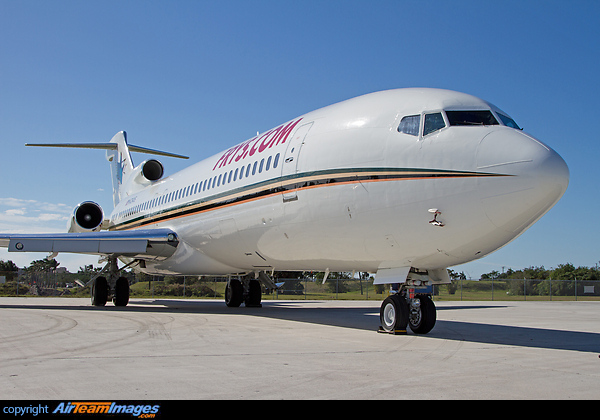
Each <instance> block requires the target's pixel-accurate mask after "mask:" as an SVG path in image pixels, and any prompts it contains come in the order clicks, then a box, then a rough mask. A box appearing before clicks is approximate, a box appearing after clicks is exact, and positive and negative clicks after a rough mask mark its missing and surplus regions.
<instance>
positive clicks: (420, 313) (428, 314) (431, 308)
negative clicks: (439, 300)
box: [408, 295, 436, 334]
mask: <svg viewBox="0 0 600 420" xmlns="http://www.w3.org/2000/svg"><path fill="white" fill-rule="evenodd" d="M435 321H436V309H435V304H434V303H433V301H432V300H431V298H430V297H429V296H428V295H416V296H415V302H414V303H411V305H410V307H409V314H408V325H409V326H410V329H411V330H412V331H413V332H414V333H415V334H427V333H428V332H429V331H431V330H432V329H433V327H434V325H435Z"/></svg>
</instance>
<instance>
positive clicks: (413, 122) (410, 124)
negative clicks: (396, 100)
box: [398, 115, 421, 136]
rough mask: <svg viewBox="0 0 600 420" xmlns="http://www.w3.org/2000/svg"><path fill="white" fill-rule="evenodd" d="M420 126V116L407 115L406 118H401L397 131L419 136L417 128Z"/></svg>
mask: <svg viewBox="0 0 600 420" xmlns="http://www.w3.org/2000/svg"><path fill="white" fill-rule="evenodd" d="M420 125H421V116H420V115H409V116H408V117H404V118H402V121H400V125H399V126H398V131H399V132H400V133H405V134H410V135H411V136H418V135H419V126H420Z"/></svg>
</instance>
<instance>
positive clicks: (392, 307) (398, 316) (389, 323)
mask: <svg viewBox="0 0 600 420" xmlns="http://www.w3.org/2000/svg"><path fill="white" fill-rule="evenodd" d="M379 319H380V320H381V329H382V330H383V331H384V332H388V333H393V334H406V325H407V324H408V304H407V303H406V300H405V299H404V298H403V297H402V296H400V295H397V294H396V295H391V296H388V297H387V298H386V299H385V300H384V301H383V303H382V304H381V309H380V310H379Z"/></svg>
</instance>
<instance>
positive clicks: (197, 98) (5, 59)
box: [0, 0, 600, 277]
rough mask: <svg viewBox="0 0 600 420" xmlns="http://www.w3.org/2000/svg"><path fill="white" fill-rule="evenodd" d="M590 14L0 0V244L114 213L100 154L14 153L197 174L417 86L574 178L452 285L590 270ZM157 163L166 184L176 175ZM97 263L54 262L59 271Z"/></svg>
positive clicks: (594, 9)
mask: <svg viewBox="0 0 600 420" xmlns="http://www.w3.org/2000/svg"><path fill="white" fill-rule="evenodd" d="M599 15H600V2H597V1H570V2H564V1H502V2H496V1H481V0H477V1H452V2H449V1H426V0H425V1H401V0H396V1H383V0H375V1H373V0H368V1H358V0H343V1H342V0H339V1H334V0H320V1H313V0H303V1H286V0H280V1H260V0H258V1H256V0H253V1H227V0H221V1H210V2H209V1H200V0H194V1H183V0H178V1H149V0H146V1H136V0H125V1H123V0H120V1H113V0H103V1H92V0H90V1H65V0H57V1H45V0H44V1H33V0H20V1H16V0H0V39H2V41H0V145H1V146H2V148H1V150H2V156H3V157H4V159H2V165H0V177H1V179H2V183H1V184H0V185H1V186H0V231H2V232H17V231H21V232H23V231H27V232H36V231H37V232H41V231H44V232H52V231H63V230H64V229H65V226H66V219H67V218H68V216H69V214H70V212H71V210H72V208H73V207H74V206H75V205H77V204H78V203H79V202H81V201H85V200H93V201H96V202H98V203H99V204H100V205H102V206H103V207H104V208H105V209H106V210H107V212H108V210H109V209H110V208H111V206H112V198H111V191H110V190H111V185H110V176H109V168H108V165H107V162H106V161H105V159H104V156H103V153H102V152H98V151H93V150H59V149H34V148H26V147H24V143H26V142H92V141H94V142H101V141H108V140H110V138H111V137H112V136H113V135H114V134H115V133H116V132H118V131H120V130H126V131H127V133H128V138H129V142H130V143H132V144H137V145H140V146H145V147H150V148H156V149H164V150H169V151H172V152H175V153H181V154H186V155H188V156H190V157H191V159H192V160H194V161H196V160H200V159H202V158H205V157H208V156H211V155H212V154H214V153H216V152H218V151H220V150H223V149H226V148H228V147H230V146H232V145H234V144H237V143H239V142H241V141H243V140H246V139H248V138H250V137H252V136H253V135H255V134H256V132H257V131H261V132H262V131H266V130H267V129H269V128H272V127H275V126H277V125H279V124H281V123H283V122H285V121H288V120H290V119H292V118H294V117H296V116H298V115H301V114H303V113H305V112H308V111H311V110H313V109H316V108H320V107H322V106H326V105H329V104H332V103H335V102H338V101H341V100H344V99H348V98H351V97H354V96H358V95H361V94H365V93H369V92H373V91H377V90H383V89H391V88H402V87H416V86H419V87H421V86H424V87H437V88H446V89H452V90H458V91H462V92H466V93H470V94H473V95H475V96H479V97H481V98H483V99H485V100H488V101H490V102H492V103H494V104H495V105H497V106H499V107H500V108H502V109H503V110H505V111H506V112H508V113H509V114H510V115H511V116H512V117H513V118H515V119H516V120H517V122H518V123H519V124H520V125H521V126H522V127H524V129H525V131H527V132H528V133H531V134H532V135H534V136H535V137H537V138H539V139H540V140H542V141H544V142H545V143H547V144H548V145H550V146H551V147H552V148H554V149H555V150H556V151H557V152H558V153H559V154H561V156H563V158H564V159H565V160H566V162H567V164H568V165H569V169H570V171H571V180H570V185H569V188H568V190H567V192H566V193H565V195H564V197H563V198H562V200H561V201H560V202H559V203H558V204H557V205H556V206H555V207H554V208H553V209H552V210H550V212H549V213H548V214H547V215H546V216H544V217H543V218H542V219H541V220H540V221H539V222H538V223H537V224H535V225H534V226H533V227H532V228H530V229H529V230H528V231H527V232H525V233H524V234H523V235H522V236H521V237H519V238H518V239H517V240H515V241H514V242H513V243H511V244H509V245H507V246H506V247H504V248H502V249H501V250H499V251H497V252H496V253H494V254H492V255H490V256H488V257H486V258H484V259H481V260H479V261H477V262H473V263H469V264H466V265H463V266H460V267H458V268H457V269H458V270H459V271H462V270H464V271H465V273H466V274H467V275H469V276H473V277H476V276H478V275H480V274H481V273H484V272H489V271H492V270H498V271H501V269H502V267H505V268H509V267H511V268H513V269H519V268H524V267H527V266H530V265H535V266H539V265H543V266H545V267H546V268H550V267H556V266H557V265H558V264H561V263H566V262H571V263H573V264H575V265H576V266H577V265H585V266H592V265H594V264H596V263H597V262H598V261H599V260H600V252H598V249H599V248H600V247H599V245H598V238H599V236H600V235H599V230H600V228H599V225H600V224H599V223H598V222H597V220H596V214H595V213H596V209H597V208H598V207H599V205H600V198H599V196H598V191H599V188H598V184H597V182H598V179H599V178H600V170H599V169H598V160H599V157H600V153H599V152H600V146H599V143H600V141H599V140H600V139H599V138H598V137H599V135H598V130H597V128H596V125H597V121H598V116H597V113H598V105H597V98H598V97H600V92H599V91H600V83H599V82H598V80H597V74H598V71H599V69H600V65H599V64H600V63H599V59H600V55H599V54H598V51H599V43H600V29H599V28H600V25H598V18H597V17H598V16H599ZM133 158H134V160H135V161H136V162H138V163H139V162H140V161H141V159H142V158H143V157H142V156H141V155H136V154H134V156H133ZM161 160H162V161H163V164H164V165H165V167H166V170H167V172H168V173H172V172H175V171H177V170H179V169H182V168H183V167H185V166H186V165H188V164H189V163H190V162H189V161H180V160H177V159H169V158H164V159H161ZM42 257H44V255H43V254H41V255H31V254H26V255H17V254H8V253H6V252H4V251H2V252H0V259H4V260H6V259H12V260H13V261H15V262H16V263H17V265H19V266H27V265H29V262H30V261H31V259H33V258H42ZM96 260H97V259H96V258H95V257H85V258H81V257H78V256H68V255H59V257H58V261H59V262H61V265H63V266H67V267H68V268H69V269H70V270H76V269H77V268H78V267H79V266H82V265H83V264H90V263H94V262H96Z"/></svg>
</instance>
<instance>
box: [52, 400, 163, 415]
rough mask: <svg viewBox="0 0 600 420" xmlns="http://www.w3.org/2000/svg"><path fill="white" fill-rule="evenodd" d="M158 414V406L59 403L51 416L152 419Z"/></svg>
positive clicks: (109, 403) (89, 402)
mask: <svg viewBox="0 0 600 420" xmlns="http://www.w3.org/2000/svg"><path fill="white" fill-rule="evenodd" d="M159 413H160V405H158V404H155V405H150V404H145V405H144V404H138V405H133V404H123V403H116V402H110V401H108V402H97V401H93V402H92V401H88V402H61V403H60V404H58V406H57V407H56V408H55V409H54V411H52V414H67V415H68V414H90V415H94V414H130V415H132V416H134V417H137V418H140V419H152V418H155V417H156V415H157V414H159Z"/></svg>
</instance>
